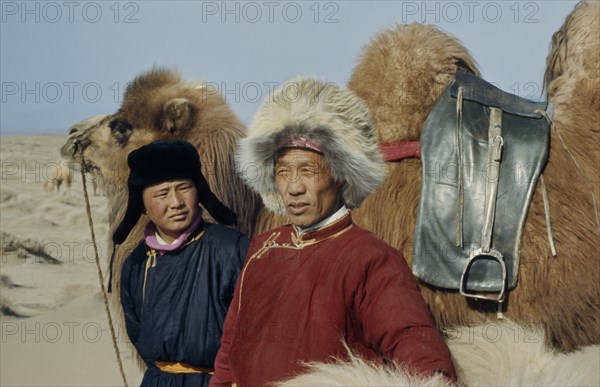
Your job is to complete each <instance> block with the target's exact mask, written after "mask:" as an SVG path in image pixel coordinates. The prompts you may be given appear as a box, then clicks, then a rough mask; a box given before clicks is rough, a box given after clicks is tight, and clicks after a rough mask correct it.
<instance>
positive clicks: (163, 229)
mask: <svg viewBox="0 0 600 387" xmlns="http://www.w3.org/2000/svg"><path fill="white" fill-rule="evenodd" d="M142 197H143V200H144V207H145V208H146V211H147V213H148V217H149V218H150V220H152V222H154V224H155V225H156V229H157V230H158V234H159V235H160V236H161V238H163V239H164V240H165V242H168V243H171V242H173V241H174V240H175V239H177V238H178V237H179V236H180V235H181V233H183V232H184V231H185V230H186V229H187V228H188V227H189V226H190V224H192V222H193V221H194V219H196V216H197V215H198V213H199V211H200V208H199V207H198V192H197V191H196V185H195V184H194V182H193V181H192V180H190V179H179V180H171V181H166V182H164V183H159V184H155V185H151V186H148V187H146V188H145V189H144V191H143V193H142Z"/></svg>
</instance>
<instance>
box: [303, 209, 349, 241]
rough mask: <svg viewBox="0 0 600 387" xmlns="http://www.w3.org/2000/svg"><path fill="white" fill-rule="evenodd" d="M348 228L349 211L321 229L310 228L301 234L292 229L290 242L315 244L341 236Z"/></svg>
mask: <svg viewBox="0 0 600 387" xmlns="http://www.w3.org/2000/svg"><path fill="white" fill-rule="evenodd" d="M350 226H352V216H351V215H350V211H348V210H346V211H345V213H344V214H343V215H342V217H340V218H338V219H336V220H333V221H332V222H330V223H329V222H328V223H327V224H326V225H325V226H323V227H318V228H311V229H309V230H306V231H302V232H299V231H298V229H297V228H296V227H292V230H293V231H292V241H293V242H294V243H296V244H305V243H317V242H320V241H322V240H324V239H329V238H331V237H334V236H336V235H337V234H341V233H342V232H343V231H346V229H348V228H350Z"/></svg>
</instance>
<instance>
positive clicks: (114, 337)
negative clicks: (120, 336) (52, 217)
mask: <svg viewBox="0 0 600 387" xmlns="http://www.w3.org/2000/svg"><path fill="white" fill-rule="evenodd" d="M84 171H85V159H84V157H83V153H82V155H81V181H82V183H83V196H84V197H85V210H86V211H87V216H88V223H89V226H90V233H91V235H92V244H93V245H94V254H95V255H96V268H97V269H98V279H99V280H100V288H101V289H102V296H103V298H104V310H105V311H106V316H107V317H108V326H109V328H110V335H111V337H112V343H113V348H114V349H115V354H116V355H117V363H118V364H119V372H120V373H121V378H122V379H123V385H124V386H125V387H128V386H129V385H128V384H127V378H126V377H125V371H124V370H123V362H122V361H121V354H120V352H119V347H118V346H117V335H116V334H115V328H114V326H113V320H112V316H111V313H110V308H109V306H108V295H107V294H106V288H105V287H104V276H103V275H102V269H101V268H100V257H99V255H98V245H97V244H96V235H95V234H94V223H93V221H92V211H91V209H90V199H89V197H88V191H87V185H86V183H85V172H84Z"/></svg>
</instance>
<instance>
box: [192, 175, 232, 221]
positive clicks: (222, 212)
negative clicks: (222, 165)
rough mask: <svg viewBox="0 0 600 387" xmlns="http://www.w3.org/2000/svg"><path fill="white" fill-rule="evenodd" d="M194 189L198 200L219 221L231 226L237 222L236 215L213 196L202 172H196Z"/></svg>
mask: <svg viewBox="0 0 600 387" xmlns="http://www.w3.org/2000/svg"><path fill="white" fill-rule="evenodd" d="M198 175H199V176H198V178H197V180H196V189H197V191H198V201H199V202H200V203H201V204H202V205H203V206H204V208H206V210H207V211H208V212H209V213H210V215H211V216H212V217H213V218H214V219H215V220H216V221H217V222H219V223H221V224H224V225H227V226H232V225H236V224H237V215H236V214H235V212H233V211H231V210H230V209H229V208H227V206H226V205H225V204H223V203H221V201H220V200H219V199H218V198H217V197H216V196H215V194H214V193H213V192H212V191H211V190H210V186H209V185H208V182H207V181H206V179H205V178H204V175H202V173H199V174H198Z"/></svg>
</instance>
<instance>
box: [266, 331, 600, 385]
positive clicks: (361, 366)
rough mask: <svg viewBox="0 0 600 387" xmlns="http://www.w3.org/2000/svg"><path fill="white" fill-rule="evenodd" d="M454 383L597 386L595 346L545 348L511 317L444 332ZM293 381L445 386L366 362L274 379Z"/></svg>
mask: <svg viewBox="0 0 600 387" xmlns="http://www.w3.org/2000/svg"><path fill="white" fill-rule="evenodd" d="M446 334H447V337H448V339H447V342H448V346H449V348H450V351H451V352H452V357H453V359H454V364H455V366H456V371H457V373H458V379H459V383H461V384H463V385H467V386H597V385H599V384H600V372H598V364H599V362H600V346H588V347H584V348H582V349H581V350H580V351H578V352H573V353H569V354H563V353H557V352H554V351H549V350H548V348H547V347H546V345H545V341H546V339H545V338H544V332H543V331H541V330H540V329H534V328H532V327H528V326H523V325H517V324H515V323H514V322H512V321H510V320H503V321H501V322H497V321H488V322H486V323H484V324H480V325H475V326H472V327H457V328H454V329H452V330H449V331H447V332H446ZM276 385H277V386H278V387H293V386H317V385H318V386H331V387H333V386H447V385H449V384H448V382H447V381H445V380H443V379H441V378H440V377H439V376H433V377H419V376H415V375H414V374H411V373H410V372H407V371H406V370H405V369H403V368H400V367H397V366H391V367H384V366H381V365H375V364H370V363H367V362H365V361H364V360H362V359H360V358H359V357H356V356H354V355H352V354H350V360H349V361H338V362H332V363H329V364H324V363H310V364H309V365H308V369H307V372H306V373H305V374H302V375H298V376H296V377H294V378H291V379H289V380H286V381H284V382H281V383H278V384H276Z"/></svg>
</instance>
